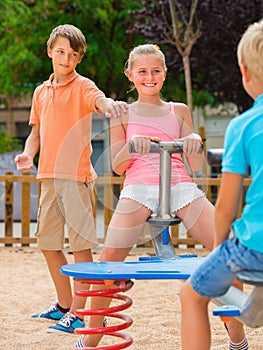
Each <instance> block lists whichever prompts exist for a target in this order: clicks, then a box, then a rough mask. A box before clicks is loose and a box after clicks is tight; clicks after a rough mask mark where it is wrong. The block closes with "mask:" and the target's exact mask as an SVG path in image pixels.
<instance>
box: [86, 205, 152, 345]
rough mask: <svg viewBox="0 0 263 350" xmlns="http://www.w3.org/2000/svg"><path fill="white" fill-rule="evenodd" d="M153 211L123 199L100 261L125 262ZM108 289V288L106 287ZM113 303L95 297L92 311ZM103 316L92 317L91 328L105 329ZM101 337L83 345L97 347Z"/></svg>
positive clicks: (109, 231)
mask: <svg viewBox="0 0 263 350" xmlns="http://www.w3.org/2000/svg"><path fill="white" fill-rule="evenodd" d="M150 214H151V211H150V210H149V209H147V208H146V207H144V206H143V205H140V204H139V203H137V202H135V201H133V200H130V199H121V200H120V201H119V203H118V204H117V207H116V210H115V212H114V214H113V216H112V219H111V222H110V225H109V227H108V231H107V236H106V240H105V243H104V247H103V250H102V252H101V255H100V261H123V260H125V259H126V257H127V255H128V254H129V252H130V250H131V249H132V247H133V246H134V244H135V243H136V242H137V240H138V237H139V235H140V233H141V232H142V230H143V228H144V225H145V222H146V220H147V219H148V217H149V216H150ZM102 288H105V286H102V285H99V286H96V285H94V286H92V289H93V290H98V289H102ZM106 288H107V287H106ZM110 303H111V299H110V298H97V297H93V298H92V299H91V302H90V308H91V309H99V308H107V307H109V305H110ZM103 320H104V317H103V316H92V317H91V318H90V323H89V327H91V328H98V327H103ZM101 337H102V336H101V335H90V336H85V338H84V340H83V343H84V344H85V346H87V347H96V346H97V345H98V343H99V341H100V339H101Z"/></svg>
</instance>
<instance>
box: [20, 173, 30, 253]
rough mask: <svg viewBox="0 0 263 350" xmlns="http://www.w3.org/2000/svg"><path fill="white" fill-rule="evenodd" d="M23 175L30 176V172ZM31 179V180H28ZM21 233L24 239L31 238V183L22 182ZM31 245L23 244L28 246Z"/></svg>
mask: <svg viewBox="0 0 263 350" xmlns="http://www.w3.org/2000/svg"><path fill="white" fill-rule="evenodd" d="M23 175H25V176H30V173H29V172H24V173H23ZM28 179H29V178H28ZM21 233H22V237H29V233H30V182H29V181H28V182H27V181H26V182H24V181H23V182H22V184H21ZM28 245H29V244H22V246H28Z"/></svg>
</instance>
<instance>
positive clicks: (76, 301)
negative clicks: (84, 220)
mask: <svg viewBox="0 0 263 350" xmlns="http://www.w3.org/2000/svg"><path fill="white" fill-rule="evenodd" d="M73 255H74V261H75V263H80V262H92V261H93V259H92V252H91V249H86V250H81V251H77V252H73ZM73 289H74V292H75V291H78V290H89V289H90V285H89V284H86V283H80V282H78V281H77V280H74V288H73ZM86 300H87V298H84V297H79V296H76V295H75V294H73V300H72V304H71V307H70V310H69V311H70V312H71V313H73V314H74V311H75V310H76V309H83V308H85V304H86Z"/></svg>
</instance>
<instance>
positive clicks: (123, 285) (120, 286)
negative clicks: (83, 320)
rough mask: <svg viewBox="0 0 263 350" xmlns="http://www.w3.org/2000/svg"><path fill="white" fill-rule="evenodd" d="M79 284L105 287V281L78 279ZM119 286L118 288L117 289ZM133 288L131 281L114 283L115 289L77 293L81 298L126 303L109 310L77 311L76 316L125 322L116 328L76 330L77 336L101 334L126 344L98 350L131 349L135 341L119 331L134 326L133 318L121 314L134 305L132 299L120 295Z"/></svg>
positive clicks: (89, 349)
mask: <svg viewBox="0 0 263 350" xmlns="http://www.w3.org/2000/svg"><path fill="white" fill-rule="evenodd" d="M78 281H79V282H82V283H86V284H102V285H104V284H105V283H104V281H98V280H89V279H78ZM116 285H117V287H116ZM132 286H133V282H132V281H131V280H129V281H127V280H126V281H115V282H114V288H107V289H101V290H88V291H86V290H85V291H76V292H75V294H76V295H77V296H80V297H105V298H111V299H116V300H122V301H123V302H124V303H123V304H121V305H118V306H112V307H108V308H100V309H92V310H85V309H78V310H76V311H75V314H76V315H78V316H94V315H96V316H98V315H99V316H105V317H106V316H107V317H113V318H117V319H120V320H123V321H124V322H122V323H121V324H118V325H115V326H108V327H107V326H106V327H101V328H78V329H76V330H75V333H76V334H92V335H94V334H101V335H107V336H113V337H117V338H121V339H124V342H123V343H121V344H115V345H108V346H103V347H97V348H96V349H97V350H106V349H107V350H119V349H126V348H127V347H129V346H130V345H131V344H132V342H133V339H132V338H131V337H130V336H129V335H127V334H126V333H121V332H119V331H121V330H124V329H126V328H128V327H130V326H131V325H132V322H133V321H132V319H131V317H129V316H127V315H124V314H121V313H119V312H120V311H123V310H126V309H128V308H129V307H131V305H132V299H131V298H130V297H128V296H126V295H123V294H119V293H122V292H126V291H128V290H130V289H131V288H132ZM91 349H94V348H89V347H88V348H87V347H86V348H84V349H83V350H91Z"/></svg>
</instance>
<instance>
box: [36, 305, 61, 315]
mask: <svg viewBox="0 0 263 350" xmlns="http://www.w3.org/2000/svg"><path fill="white" fill-rule="evenodd" d="M56 310H57V303H54V304H51V305H50V307H49V308H48V309H47V310H46V311H43V312H41V314H40V315H43V314H46V313H48V312H52V311H56Z"/></svg>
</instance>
